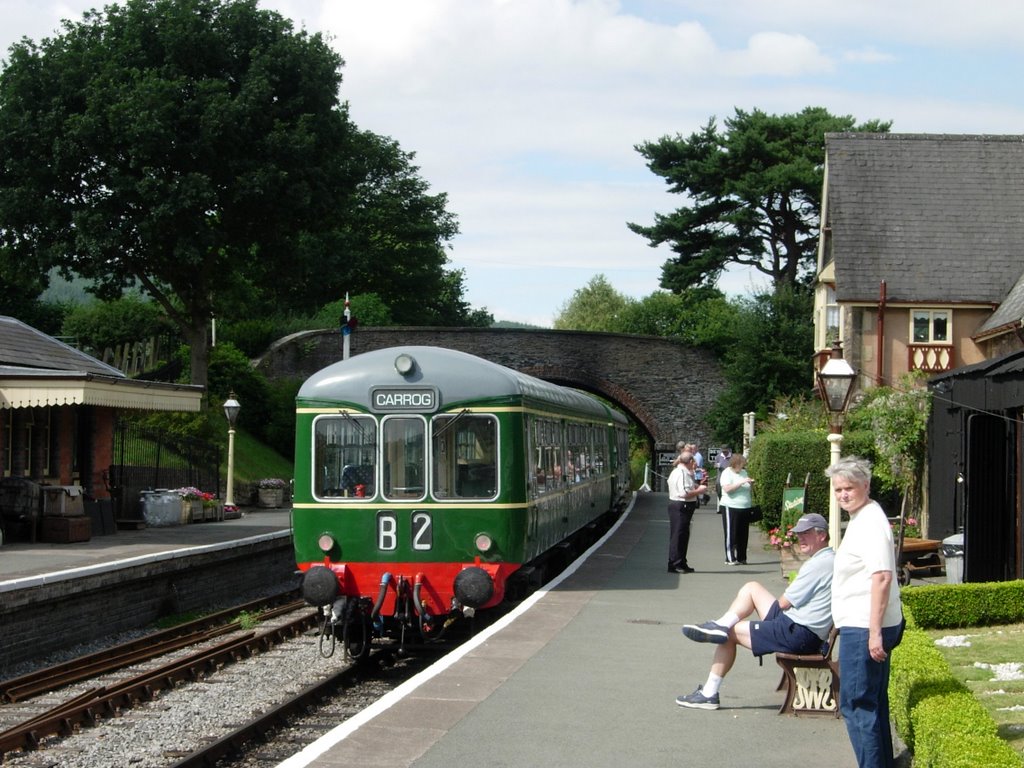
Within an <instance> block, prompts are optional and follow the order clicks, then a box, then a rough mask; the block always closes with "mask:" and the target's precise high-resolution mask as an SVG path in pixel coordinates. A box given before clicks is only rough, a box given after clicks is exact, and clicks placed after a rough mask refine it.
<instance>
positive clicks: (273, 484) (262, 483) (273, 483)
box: [256, 477, 286, 490]
mask: <svg viewBox="0 0 1024 768" xmlns="http://www.w3.org/2000/svg"><path fill="white" fill-rule="evenodd" d="M285 485H286V484H285V482H284V480H282V479H281V478H280V477H264V478H263V479H262V480H258V481H257V482H256V487H257V488H276V489H278V490H280V489H283V488H284V487H285Z"/></svg>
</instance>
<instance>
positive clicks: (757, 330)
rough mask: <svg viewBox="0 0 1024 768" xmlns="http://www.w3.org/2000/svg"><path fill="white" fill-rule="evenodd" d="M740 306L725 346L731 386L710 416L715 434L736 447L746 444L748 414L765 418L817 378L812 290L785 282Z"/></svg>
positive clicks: (724, 359) (725, 370)
mask: <svg viewBox="0 0 1024 768" xmlns="http://www.w3.org/2000/svg"><path fill="white" fill-rule="evenodd" d="M736 304H737V308H738V311H737V313H736V315H735V316H734V318H733V323H732V327H731V331H730V334H731V336H730V338H729V339H728V341H727V342H726V343H724V344H723V345H722V347H721V351H722V368H723V373H724V375H725V379H726V386H725V389H724V390H723V391H722V393H721V394H720V395H719V397H718V398H717V399H716V401H715V404H714V405H713V406H712V408H711V410H710V411H709V412H708V417H707V420H708V424H709V425H710V426H711V428H712V431H713V432H714V434H715V436H716V437H717V438H718V439H720V440H722V441H724V442H727V443H730V444H732V445H738V444H739V443H740V439H741V434H742V424H743V414H744V413H747V412H749V411H755V412H757V414H758V418H759V419H762V420H763V419H765V418H766V417H767V416H768V408H769V407H770V406H771V405H772V403H774V402H775V401H776V400H778V399H779V398H785V397H792V396H797V395H802V394H806V393H807V392H808V390H809V388H810V386H811V382H812V381H813V380H814V377H813V358H814V339H813V334H812V332H811V327H810V324H809V323H808V321H807V318H808V317H810V316H811V311H812V308H813V305H814V295H813V293H812V292H811V291H810V290H809V289H808V288H805V287H802V286H796V287H795V288H790V287H786V286H783V287H781V288H780V289H779V290H778V291H775V292H773V293H764V294H760V295H758V296H755V297H753V298H751V299H741V300H738V301H737V302H736Z"/></svg>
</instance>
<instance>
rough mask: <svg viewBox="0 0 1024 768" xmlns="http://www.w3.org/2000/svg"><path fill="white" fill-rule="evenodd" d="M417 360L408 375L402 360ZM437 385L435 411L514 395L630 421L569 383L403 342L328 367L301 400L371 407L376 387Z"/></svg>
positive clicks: (307, 385) (311, 379) (305, 385)
mask: <svg viewBox="0 0 1024 768" xmlns="http://www.w3.org/2000/svg"><path fill="white" fill-rule="evenodd" d="M402 355H407V356H408V357H410V358H412V360H413V361H414V364H413V366H412V370H411V371H410V372H409V373H407V374H406V375H402V374H401V373H399V371H398V365H397V364H396V362H397V360H398V358H399V357H400V356H402ZM382 387H384V388H395V389H396V390H398V389H401V388H402V387H413V388H415V387H432V388H433V389H434V390H436V392H437V393H438V396H439V400H438V404H437V407H436V408H435V409H434V410H443V409H445V408H447V407H450V406H451V405H452V404H455V403H465V402H471V401H475V400H487V399H492V398H502V397H512V398H526V399H529V400H532V401H536V402H540V403H548V404H551V405H553V406H556V407H558V408H559V409H560V410H571V411H574V412H577V413H579V414H581V415H587V416H597V417H601V418H605V419H610V420H614V421H621V422H625V420H626V419H625V417H624V416H622V414H620V413H618V412H617V411H614V410H612V409H611V408H609V407H608V406H606V405H605V404H604V403H602V402H601V401H600V400H597V399H596V398H593V397H591V396H590V395H587V394H586V393H584V392H580V391H578V390H575V389H570V388H568V387H562V386H559V385H557V384H552V383H551V382H548V381H544V380H543V379H538V378H536V377H535V376H530V375H528V374H525V373H520V372H519V371H516V370H513V369H511V368H506V367H505V366H503V365H498V364H497V363H492V362H491V361H489V360H484V359H483V358H481V357H476V356H475V355H470V354H467V353H466V352H459V351H458V350H454V349H446V348H444V347H425V346H398V347H388V348H386V349H378V350H374V351H372V352H364V353H362V354H360V355H354V356H353V357H350V358H349V359H348V360H341V361H339V362H337V363H333V364H332V365H329V366H327V367H326V368H323V369H321V370H319V371H317V372H316V373H314V374H313V375H312V376H310V377H309V378H308V379H306V381H305V382H304V383H303V385H302V387H301V388H300V389H299V393H298V396H297V399H298V400H300V401H304V402H305V403H306V404H309V403H310V402H311V401H316V402H317V403H329V402H337V401H345V402H350V403H355V404H359V405H365V406H366V407H367V408H369V407H370V402H371V397H370V394H371V390H374V389H379V388H382Z"/></svg>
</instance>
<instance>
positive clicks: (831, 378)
mask: <svg viewBox="0 0 1024 768" xmlns="http://www.w3.org/2000/svg"><path fill="white" fill-rule="evenodd" d="M856 381H857V372H856V371H854V370H853V368H852V366H851V365H850V364H849V363H848V362H846V360H845V359H844V358H843V347H842V344H841V343H840V342H838V341H835V342H833V343H832V355H831V356H830V357H829V359H828V361H827V362H826V363H825V365H824V366H822V369H821V370H820V371H818V393H819V394H820V395H821V400H822V402H823V403H824V404H825V409H826V410H827V411H828V426H829V435H828V442H829V446H830V449H829V466H832V465H833V464H835V463H836V462H837V461H839V457H840V455H841V454H842V450H841V445H842V442H843V419H844V418H845V416H846V409H847V408H849V406H850V396H851V395H852V394H853V389H854V384H855V383H856ZM828 534H829V538H830V539H831V542H830V543H831V545H832V546H833V547H838V546H839V541H840V539H841V538H842V527H841V520H840V511H839V503H838V502H837V501H836V494H835V491H834V489H833V488H832V487H831V483H830V486H829V501H828Z"/></svg>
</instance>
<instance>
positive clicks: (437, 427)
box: [431, 412, 498, 499]
mask: <svg viewBox="0 0 1024 768" xmlns="http://www.w3.org/2000/svg"><path fill="white" fill-rule="evenodd" d="M431 431H432V441H433V445H432V447H433V454H432V456H433V491H434V497H435V498H438V499H491V498H494V497H495V496H496V495H497V493H498V422H497V420H496V419H495V418H494V417H493V416H485V415H478V414H470V413H466V412H462V413H456V414H451V415H449V414H444V415H441V416H435V417H434V419H433V422H432V424H431Z"/></svg>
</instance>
